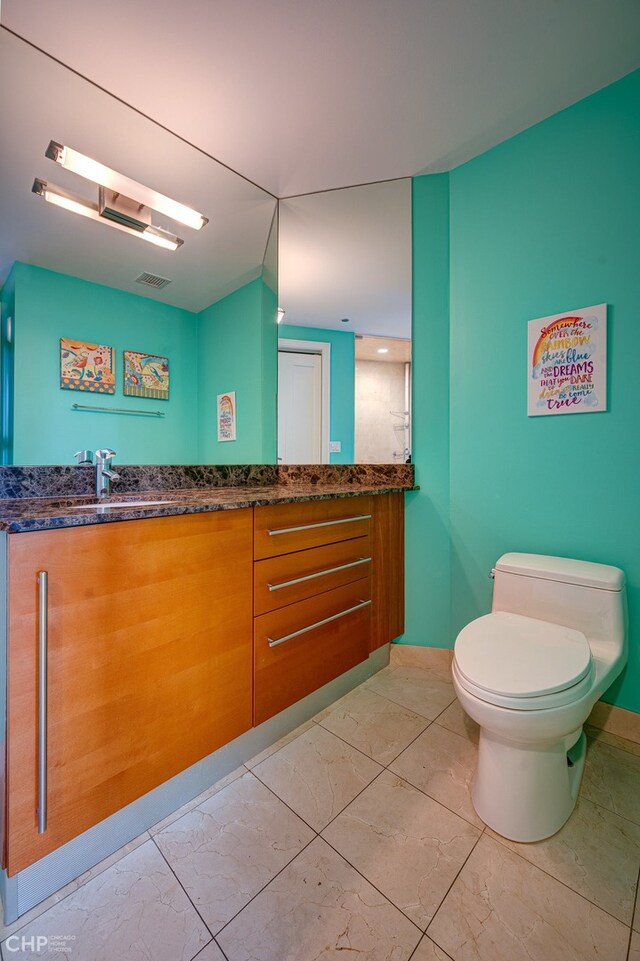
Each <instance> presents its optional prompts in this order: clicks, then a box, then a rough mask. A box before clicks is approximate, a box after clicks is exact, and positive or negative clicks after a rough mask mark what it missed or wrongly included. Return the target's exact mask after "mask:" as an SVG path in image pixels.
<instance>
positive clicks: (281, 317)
mask: <svg viewBox="0 0 640 961" xmlns="http://www.w3.org/2000/svg"><path fill="white" fill-rule="evenodd" d="M285 314H286V310H285V309H284V307H278V311H277V317H278V323H279V324H281V323H282V321H283V320H284V315H285Z"/></svg>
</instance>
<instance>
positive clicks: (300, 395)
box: [278, 349, 323, 464]
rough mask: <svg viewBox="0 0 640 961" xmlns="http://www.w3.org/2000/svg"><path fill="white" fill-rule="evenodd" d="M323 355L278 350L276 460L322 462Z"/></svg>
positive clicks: (302, 462)
mask: <svg viewBox="0 0 640 961" xmlns="http://www.w3.org/2000/svg"><path fill="white" fill-rule="evenodd" d="M322 455H323V411H322V356H321V355H320V354H315V353H302V352H297V351H288V350H282V349H280V350H278V463H280V464H321V463H323V456H322Z"/></svg>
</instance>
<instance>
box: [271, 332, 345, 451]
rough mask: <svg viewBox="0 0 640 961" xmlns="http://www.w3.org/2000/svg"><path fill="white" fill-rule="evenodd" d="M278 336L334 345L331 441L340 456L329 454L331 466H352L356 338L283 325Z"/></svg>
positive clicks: (330, 418)
mask: <svg viewBox="0 0 640 961" xmlns="http://www.w3.org/2000/svg"><path fill="white" fill-rule="evenodd" d="M278 333H279V336H280V337H285V338H288V339H289V340H317V341H326V342H327V343H329V344H331V376H330V391H331V407H330V412H329V422H330V429H331V440H339V441H340V443H341V444H342V449H341V451H340V453H339V454H330V455H329V462H330V463H331V464H353V456H354V454H353V452H354V439H355V425H354V412H355V372H356V359H355V337H354V335H353V334H352V333H350V332H349V331H343V330H325V329H324V328H322V327H296V326H295V325H293V324H280V328H279V331H278Z"/></svg>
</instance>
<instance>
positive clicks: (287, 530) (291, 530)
mask: <svg viewBox="0 0 640 961" xmlns="http://www.w3.org/2000/svg"><path fill="white" fill-rule="evenodd" d="M368 520H371V514H358V515H357V516H356V517H340V518H339V519H338V520H336V521H320V522H319V523H318V524H302V525H301V526H300V527H279V528H277V530H275V531H267V534H268V535H269V537H274V536H275V535H276V534H296V533H297V532H298V531H310V530H313V528H314V527H333V525H334V524H350V523H351V522H352V521H368Z"/></svg>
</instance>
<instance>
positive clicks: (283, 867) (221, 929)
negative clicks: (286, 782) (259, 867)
mask: <svg viewBox="0 0 640 961" xmlns="http://www.w3.org/2000/svg"><path fill="white" fill-rule="evenodd" d="M294 813H295V812H294ZM305 823H306V822H305ZM311 830H313V828H312V829H311ZM319 837H320V835H319V834H317V833H314V837H312V838H311V839H310V840H309V841H307V843H306V844H305V845H303V846H302V847H301V848H300V850H299V851H298V852H297V853H296V854H294V856H293V857H292V858H291V859H290V860H289V861H287V863H286V864H283V866H282V867H281V868H280V870H279V871H278V872H277V873H276V874H274V875H273V877H272V878H269V880H268V881H267V882H266V884H263V885H262V887H261V888H260V890H259V891H256V893H255V894H254V895H253V897H251V898H249V900H248V901H247V903H246V904H243V905H242V907H241V908H240V909H239V910H238V911H236V913H235V914H234V915H233V917H232V918H229V920H228V921H225V923H224V924H223V925H222V927H221V928H220V930H219V931H217V932H216V934H215V935H214V936H213V937H214V940H215V942H216V944H218V940H217V939H218V937H219V935H221V934H222V932H223V931H224V930H225V928H227V927H228V926H229V925H230V924H231V922H232V921H235V919H236V918H237V917H238V915H240V914H242V912H243V911H244V910H245V908H248V907H249V905H250V904H251V903H252V902H253V901H255V899H256V898H257V897H259V895H261V894H262V892H263V891H264V890H265V888H268V887H269V885H270V884H271V883H272V881H275V879H276V878H277V877H279V876H280V875H281V874H282V872H283V871H285V870H286V869H287V868H288V867H289V865H291V864H293V862H294V861H295V860H296V859H297V858H299V857H300V855H301V854H302V852H303V851H306V850H307V848H308V847H309V845H310V844H313V842H314V841H317V840H318V838H319ZM220 950H222V948H220ZM225 957H226V954H225Z"/></svg>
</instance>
